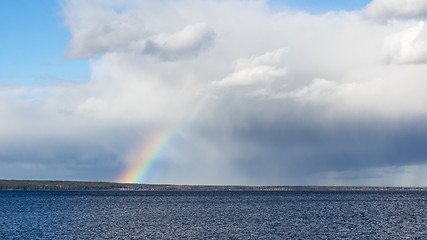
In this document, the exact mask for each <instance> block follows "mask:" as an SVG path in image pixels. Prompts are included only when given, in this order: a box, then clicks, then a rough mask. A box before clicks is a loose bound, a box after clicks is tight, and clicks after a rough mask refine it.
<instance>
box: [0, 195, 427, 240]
mask: <svg viewBox="0 0 427 240" xmlns="http://www.w3.org/2000/svg"><path fill="white" fill-rule="evenodd" d="M180 238H181V239H182V238H185V239H188V238H190V239H202V238H212V239H218V238H221V239H423V240H424V239H427V192H0V239H180Z"/></svg>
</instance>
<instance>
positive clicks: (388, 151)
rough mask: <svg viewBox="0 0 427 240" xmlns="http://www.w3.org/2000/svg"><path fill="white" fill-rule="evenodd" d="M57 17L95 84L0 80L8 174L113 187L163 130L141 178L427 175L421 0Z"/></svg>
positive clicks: (69, 6)
mask: <svg viewBox="0 0 427 240" xmlns="http://www.w3.org/2000/svg"><path fill="white" fill-rule="evenodd" d="M402 2H405V4H403V5H402ZM63 16H64V22H65V24H66V26H68V28H69V29H70V31H71V33H72V39H71V40H70V42H69V45H68V48H67V49H66V50H64V52H65V53H64V56H65V57H66V58H83V59H87V60H88V61H89V62H90V65H91V69H92V75H91V78H90V79H88V81H87V82H84V83H60V84H55V85H50V86H47V87H46V86H45V87H38V88H37V87H32V88H24V87H18V86H13V85H0V116H2V117H1V118H0V131H1V132H2V134H1V135H0V164H1V166H2V167H1V169H0V174H1V176H2V177H3V176H4V177H3V178H10V179H72V180H103V181H111V180H114V179H115V177H116V175H117V174H118V173H119V172H120V169H122V168H123V167H124V166H126V163H128V162H129V161H130V160H129V159H130V156H132V155H133V154H134V153H135V151H136V150H137V149H138V148H139V147H140V145H141V144H142V143H143V142H144V140H146V137H147V136H148V135H150V134H151V133H153V132H155V131H157V130H158V129H162V128H170V129H174V131H175V134H174V137H173V138H172V142H171V144H170V145H169V146H168V147H167V148H166V149H165V150H164V152H163V153H162V154H161V156H160V158H159V159H158V160H157V163H156V164H155V168H154V169H153V171H152V172H151V175H150V178H149V181H150V182H152V183H175V184H182V183H186V184H187V183H189V184H255V185H307V184H312V185H399V186H401V185H407V186H423V185H426V184H427V176H426V174H425V172H426V171H427V148H426V145H425V143H426V142H427V125H426V120H427V119H426V118H427V94H425V89H427V81H426V76H427V66H426V65H425V64H426V63H427V27H426V25H425V20H426V19H427V5H426V3H425V1H422V0H407V1H398V0H393V1H391V0H390V1H386V0H374V1H373V2H371V3H370V4H369V5H367V6H366V8H365V9H362V10H360V11H354V12H328V13H325V14H321V15H311V14H309V13H305V12H299V11H297V10H292V11H291V10H289V11H285V12H276V11H274V12H273V11H271V10H270V9H269V6H268V3H267V2H266V1H213V0H212V1H120V3H117V2H116V1H77V0H76V1H65V2H64V4H63Z"/></svg>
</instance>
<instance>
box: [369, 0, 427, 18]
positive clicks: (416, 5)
mask: <svg viewBox="0 0 427 240" xmlns="http://www.w3.org/2000/svg"><path fill="white" fill-rule="evenodd" d="M364 11H365V12H366V13H367V14H368V15H369V16H371V17H374V18H379V19H387V18H414V17H425V16H427V3H426V2H425V1H423V0H404V1H403V0H373V1H372V2H371V3H369V4H368V5H367V6H366V8H365V10H364Z"/></svg>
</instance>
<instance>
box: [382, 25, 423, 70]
mask: <svg viewBox="0 0 427 240" xmlns="http://www.w3.org/2000/svg"><path fill="white" fill-rule="evenodd" d="M384 56H385V59H386V61H387V62H389V63H396V64H405V63H425V62H427V30H426V28H425V24H424V21H420V22H419V23H418V24H417V25H416V26H413V27H410V28H408V29H405V30H403V31H401V32H398V33H393V34H392V35H390V36H388V37H387V38H386V40H385V43H384Z"/></svg>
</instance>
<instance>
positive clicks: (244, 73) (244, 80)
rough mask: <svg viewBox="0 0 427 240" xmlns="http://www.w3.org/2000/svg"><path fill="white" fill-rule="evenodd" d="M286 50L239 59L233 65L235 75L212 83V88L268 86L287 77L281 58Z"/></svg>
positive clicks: (232, 74)
mask: <svg viewBox="0 0 427 240" xmlns="http://www.w3.org/2000/svg"><path fill="white" fill-rule="evenodd" d="M284 51H285V50H284V49H276V50H274V51H272V52H267V53H265V54H263V55H261V56H256V57H255V56H253V57H251V58H248V59H246V58H243V59H238V60H236V61H235V62H234V63H233V71H234V72H233V73H231V74H229V75H228V76H226V77H225V78H223V79H222V80H220V81H214V82H212V86H246V85H253V84H259V83H260V84H266V83H268V82H271V81H273V80H275V79H277V78H281V77H284V76H285V75H286V68H285V67H284V66H282V63H281V61H280V60H281V58H282V55H283V53H284Z"/></svg>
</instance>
